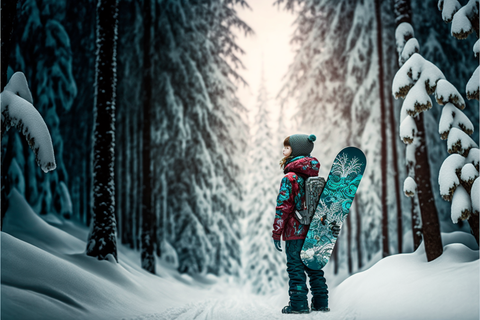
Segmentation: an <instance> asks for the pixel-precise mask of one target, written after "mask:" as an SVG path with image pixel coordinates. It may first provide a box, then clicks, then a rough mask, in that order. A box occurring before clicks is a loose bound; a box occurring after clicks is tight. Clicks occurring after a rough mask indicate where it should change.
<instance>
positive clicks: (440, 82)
mask: <svg viewBox="0 0 480 320" xmlns="http://www.w3.org/2000/svg"><path fill="white" fill-rule="evenodd" d="M473 2H476V4H477V15H478V0H477V1H470V2H469V4H467V6H465V7H468V6H469V5H470V6H469V8H472V5H471V3H473ZM439 8H440V9H441V8H443V17H444V20H445V21H447V20H450V21H452V20H454V19H455V16H456V15H457V14H459V15H465V16H467V13H466V12H464V11H465V10H464V11H461V6H460V5H459V4H458V3H456V0H454V1H442V0H441V1H439ZM455 12H456V13H455ZM458 19H460V18H458ZM477 21H478V20H477ZM453 29H455V30H456V31H455V32H454V31H452V34H453V35H454V36H456V34H457V33H458V32H457V31H458V26H457V25H455V27H453V26H452V30H453ZM465 30H466V29H465ZM465 30H464V32H467V31H465ZM468 32H469V33H471V30H470V31H468ZM477 34H478V33H477ZM413 36H414V34H413V28H412V27H411V25H410V24H408V23H402V24H400V25H399V26H398V27H397V30H396V37H397V39H396V42H397V50H398V52H399V57H400V58H399V63H400V65H402V64H403V65H402V66H401V68H400V69H399V70H398V72H397V74H396V75H395V78H394V80H393V84H392V94H393V95H394V96H395V98H397V99H398V98H399V97H401V98H404V99H405V100H404V102H403V104H402V110H401V116H400V118H401V124H400V138H401V139H402V141H403V142H404V143H405V144H407V145H415V143H414V142H415V137H416V134H417V128H416V125H415V120H414V117H416V116H417V115H418V114H419V113H420V112H424V111H427V110H429V109H430V108H432V100H431V98H430V96H431V95H433V94H435V100H436V101H437V103H438V104H439V105H443V106H444V107H443V110H442V115H441V118H440V122H439V128H438V133H439V135H440V138H441V139H442V140H447V149H448V152H449V153H450V154H451V155H450V156H449V157H447V159H445V161H444V163H443V164H442V167H441V168H440V172H439V178H438V182H439V185H440V194H441V196H442V198H443V199H445V200H447V201H452V205H451V218H452V221H453V222H454V223H456V222H457V221H458V219H462V220H465V219H468V218H469V217H470V215H471V214H472V213H474V214H478V207H479V203H478V202H479V194H478V192H476V193H474V192H472V191H474V190H472V189H474V188H473V187H474V186H475V188H478V184H479V183H478V182H477V181H478V179H477V178H478V175H479V173H478V172H479V167H478V163H479V155H480V152H479V149H478V145H477V144H476V143H475V142H474V141H473V139H472V138H471V137H470V135H472V134H473V130H474V127H473V124H472V122H471V121H470V119H468V117H467V116H465V114H464V113H463V112H462V111H461V110H463V109H464V108H465V106H466V105H465V100H464V99H463V97H462V96H461V94H460V93H459V92H458V90H457V89H456V88H455V87H454V86H453V85H452V84H451V83H450V82H449V81H448V80H446V79H445V76H444V74H443V73H442V71H441V70H440V69H439V68H438V67H437V66H435V65H434V64H433V63H431V62H430V61H428V60H426V59H424V58H423V57H422V56H421V55H420V54H419V45H418V41H416V40H414V39H415V38H411V37H413ZM479 46H480V45H479V44H478V41H477V43H476V44H475V46H474V50H473V51H474V54H475V55H476V56H478V51H479ZM475 74H477V75H476V79H475V80H472V79H473V77H472V79H470V81H469V83H468V84H467V88H466V91H467V97H468V98H469V99H471V98H472V96H475V90H476V92H477V93H476V98H477V99H478V78H479V75H478V68H477V70H476V71H475V73H474V75H475ZM475 81H476V82H475ZM416 190H417V184H416V182H415V180H414V177H407V178H406V179H405V182H404V192H405V195H407V196H409V197H412V196H414V195H415V192H416ZM475 190H476V189H475Z"/></svg>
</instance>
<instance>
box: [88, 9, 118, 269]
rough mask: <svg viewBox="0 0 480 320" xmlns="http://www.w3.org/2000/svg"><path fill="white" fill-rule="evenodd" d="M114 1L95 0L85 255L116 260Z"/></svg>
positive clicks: (116, 16) (115, 15)
mask: <svg viewBox="0 0 480 320" xmlns="http://www.w3.org/2000/svg"><path fill="white" fill-rule="evenodd" d="M117 28H118V0H97V40H96V41H97V61H96V66H95V69H96V76H95V104H94V119H95V124H94V132H93V134H94V143H93V192H94V194H93V207H92V223H91V226H90V233H89V235H88V242H87V252H86V253H87V255H89V256H92V257H96V258H97V259H99V260H105V259H109V257H110V256H113V258H114V259H115V260H116V261H118V258H117V234H116V233H117V226H116V219H115V184H114V162H115V153H114V147H115V93H116V84H117V71H116V68H117V63H116V58H117V46H116V44H117V35H118V34H117Z"/></svg>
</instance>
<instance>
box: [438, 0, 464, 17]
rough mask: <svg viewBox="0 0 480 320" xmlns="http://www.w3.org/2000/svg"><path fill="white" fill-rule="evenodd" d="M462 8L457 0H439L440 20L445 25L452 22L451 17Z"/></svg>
mask: <svg viewBox="0 0 480 320" xmlns="http://www.w3.org/2000/svg"><path fill="white" fill-rule="evenodd" d="M461 7H462V5H461V4H460V3H459V2H458V1H457V0H439V1H438V10H440V11H442V19H443V21H445V22H446V23H449V22H451V21H452V19H453V16H454V14H455V13H457V11H458V10H459V9H460V8H461Z"/></svg>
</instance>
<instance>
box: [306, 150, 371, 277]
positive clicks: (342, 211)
mask: <svg viewBox="0 0 480 320" xmlns="http://www.w3.org/2000/svg"><path fill="white" fill-rule="evenodd" d="M366 165H367V159H366V157H365V154H364V153H363V152H362V151H361V150H360V149H358V148H355V147H347V148H345V149H343V150H342V151H340V152H339V153H338V155H337V156H336V157H335V160H334V162H333V165H332V169H331V170H330V173H329V174H328V178H327V182H326V184H325V187H324V189H323V191H322V194H321V195H320V199H319V201H318V205H317V208H316V209H315V214H314V216H313V218H312V221H311V222H310V229H309V230H308V233H307V237H306V238H305V242H304V244H303V247H302V251H301V252H300V257H301V258H302V261H303V264H305V265H306V266H307V267H309V268H310V269H314V270H320V269H322V268H323V267H325V265H326V264H327V262H328V259H330V256H331V254H332V251H333V248H334V247H335V243H336V242H337V238H336V237H334V236H333V234H332V231H331V224H336V225H337V226H339V227H340V228H341V227H342V224H343V222H344V221H345V219H346V218H347V215H348V213H349V211H350V206H351V205H352V202H353V198H354V197H355V193H356V192H357V189H358V185H359V184H360V181H361V180H362V176H363V173H364V171H365V166H366Z"/></svg>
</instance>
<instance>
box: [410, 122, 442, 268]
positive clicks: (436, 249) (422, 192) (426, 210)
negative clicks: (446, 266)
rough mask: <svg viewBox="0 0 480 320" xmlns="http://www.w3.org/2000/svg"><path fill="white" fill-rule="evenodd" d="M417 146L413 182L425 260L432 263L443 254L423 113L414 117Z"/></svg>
mask: <svg viewBox="0 0 480 320" xmlns="http://www.w3.org/2000/svg"><path fill="white" fill-rule="evenodd" d="M415 124H416V126H417V132H418V133H417V135H418V139H419V146H417V149H416V150H415V161H416V164H415V180H416V182H417V188H418V202H419V204H420V214H421V216H422V230H423V241H424V242H425V251H426V254H427V260H428V261H432V260H434V259H436V258H437V257H439V256H440V255H441V254H442V252H443V245H442V237H441V235H440V223H439V221H438V213H437V208H436V206H435V199H434V197H433V192H432V187H431V182H430V181H431V179H430V163H429V162H428V151H427V143H426V137H425V125H424V120H423V113H420V114H419V115H418V116H416V117H415Z"/></svg>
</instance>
